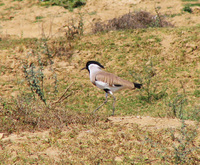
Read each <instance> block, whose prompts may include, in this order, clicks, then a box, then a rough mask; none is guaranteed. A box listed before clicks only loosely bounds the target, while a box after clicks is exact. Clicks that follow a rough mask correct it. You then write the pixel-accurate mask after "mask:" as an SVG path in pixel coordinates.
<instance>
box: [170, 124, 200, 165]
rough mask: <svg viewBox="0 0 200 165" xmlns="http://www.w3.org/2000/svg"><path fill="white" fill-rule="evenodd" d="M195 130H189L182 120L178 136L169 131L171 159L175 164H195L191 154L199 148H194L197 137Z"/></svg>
mask: <svg viewBox="0 0 200 165" xmlns="http://www.w3.org/2000/svg"><path fill="white" fill-rule="evenodd" d="M197 135H198V134H197V130H196V129H192V130H191V129H189V128H188V127H187V126H186V124H185V122H184V120H182V126H181V129H180V132H179V135H178V136H177V135H175V133H174V131H171V138H172V141H173V142H174V144H173V149H174V151H173V153H174V154H173V156H172V157H173V159H172V162H173V163H175V164H193V163H194V162H195V159H194V157H193V156H192V155H193V152H194V151H196V150H199V149H200V147H197V146H195V144H194V140H195V138H196V137H197Z"/></svg>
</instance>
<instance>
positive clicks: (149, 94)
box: [133, 61, 167, 103]
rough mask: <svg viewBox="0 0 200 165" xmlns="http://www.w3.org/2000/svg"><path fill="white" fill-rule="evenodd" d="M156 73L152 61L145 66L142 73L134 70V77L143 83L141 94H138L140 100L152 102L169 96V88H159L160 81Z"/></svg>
mask: <svg viewBox="0 0 200 165" xmlns="http://www.w3.org/2000/svg"><path fill="white" fill-rule="evenodd" d="M141 75H142V76H141ZM155 75H156V73H155V69H154V66H153V63H152V61H150V64H148V65H144V66H143V73H142V74H137V73H136V72H133V77H134V79H136V80H137V81H139V82H141V83H142V84H143V87H142V89H141V90H140V95H139V96H138V99H139V100H141V101H144V102H147V103H152V102H153V101H156V100H160V99H162V98H163V97H165V96H167V92H166V90H167V88H162V89H159V85H158V82H157V80H156V79H154V76H155Z"/></svg>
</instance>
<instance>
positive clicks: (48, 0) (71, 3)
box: [41, 0, 86, 10]
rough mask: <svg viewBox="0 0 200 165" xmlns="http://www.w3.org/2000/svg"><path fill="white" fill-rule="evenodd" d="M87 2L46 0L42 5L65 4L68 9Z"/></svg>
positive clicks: (78, 0) (80, 0)
mask: <svg viewBox="0 0 200 165" xmlns="http://www.w3.org/2000/svg"><path fill="white" fill-rule="evenodd" d="M85 4H86V2H85V1H84V0H45V2H44V1H43V2H42V3H41V5H46V6H49V5H50V6H63V7H64V8H66V9H69V10H73V9H74V8H77V7H80V6H83V5H85Z"/></svg>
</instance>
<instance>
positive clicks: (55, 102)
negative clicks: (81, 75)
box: [51, 82, 74, 106]
mask: <svg viewBox="0 0 200 165" xmlns="http://www.w3.org/2000/svg"><path fill="white" fill-rule="evenodd" d="M73 84H74V82H72V83H71V84H70V85H69V86H68V87H67V88H66V90H65V92H64V93H63V94H62V96H61V97H60V98H59V99H58V100H56V101H54V102H52V103H51V105H52V106H53V105H55V104H57V103H60V102H62V101H64V100H65V99H67V98H68V97H69V96H71V95H72V93H73V92H71V93H70V94H68V95H67V96H65V94H66V93H67V92H68V90H69V88H70V87H71V86H72V85H73Z"/></svg>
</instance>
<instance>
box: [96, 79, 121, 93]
mask: <svg viewBox="0 0 200 165" xmlns="http://www.w3.org/2000/svg"><path fill="white" fill-rule="evenodd" d="M95 85H96V86H97V87H98V88H100V89H103V90H104V89H109V90H110V91H112V92H116V91H118V90H120V89H122V88H123V86H110V85H109V84H107V83H105V82H103V81H95Z"/></svg>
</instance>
